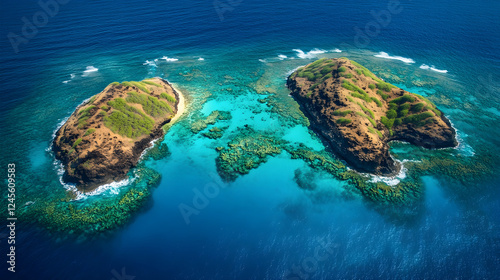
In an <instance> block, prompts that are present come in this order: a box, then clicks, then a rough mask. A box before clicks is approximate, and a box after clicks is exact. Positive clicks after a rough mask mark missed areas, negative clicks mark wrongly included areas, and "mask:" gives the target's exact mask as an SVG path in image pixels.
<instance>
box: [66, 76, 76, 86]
mask: <svg viewBox="0 0 500 280" xmlns="http://www.w3.org/2000/svg"><path fill="white" fill-rule="evenodd" d="M69 76H70V77H71V79H69V80H66V81H63V84H67V83H69V82H71V80H73V78H75V77H76V75H75V74H70V75H69Z"/></svg>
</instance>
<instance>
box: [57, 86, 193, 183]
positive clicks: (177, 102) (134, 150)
mask: <svg viewBox="0 0 500 280" xmlns="http://www.w3.org/2000/svg"><path fill="white" fill-rule="evenodd" d="M183 110H184V98H183V96H182V93H180V92H179V91H177V90H175V89H174V88H173V86H172V85H171V84H170V83H169V82H168V81H165V80H163V79H161V78H153V79H148V80H144V81H141V82H123V83H112V84H110V85H109V86H107V87H106V89H104V91H102V92H101V93H99V94H97V95H95V96H94V97H92V98H91V99H89V101H88V102H86V103H84V104H82V105H80V106H78V108H77V109H76V110H75V112H74V113H73V114H72V115H71V116H70V117H69V119H68V120H67V121H66V123H65V124H64V125H63V126H61V128H60V129H59V130H58V131H57V132H56V135H55V138H54V141H53V145H52V150H53V151H54V153H55V156H56V159H58V160H60V161H61V162H62V163H63V165H64V169H65V172H64V175H63V180H64V181H65V182H67V183H71V184H75V185H76V187H77V188H78V189H79V190H80V191H82V192H88V191H92V190H94V189H96V188H97V187H99V186H101V185H104V184H109V183H112V182H117V181H121V180H123V179H126V178H127V173H128V172H129V170H130V169H131V168H133V167H134V166H136V165H137V163H138V161H139V159H140V156H141V155H142V153H143V151H144V150H146V149H147V148H149V147H150V146H151V142H152V141H154V140H155V139H158V138H161V137H162V136H163V135H164V129H163V127H164V126H165V125H166V124H169V123H172V122H173V121H175V120H176V119H177V118H178V117H179V116H180V115H181V114H182V112H183Z"/></svg>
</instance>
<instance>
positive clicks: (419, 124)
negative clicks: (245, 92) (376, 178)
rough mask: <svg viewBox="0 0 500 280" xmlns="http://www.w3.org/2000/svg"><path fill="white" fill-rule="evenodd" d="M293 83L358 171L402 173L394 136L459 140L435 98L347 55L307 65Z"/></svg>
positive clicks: (325, 134)
mask: <svg viewBox="0 0 500 280" xmlns="http://www.w3.org/2000/svg"><path fill="white" fill-rule="evenodd" d="M287 86H288V88H289V89H290V90H291V95H292V97H293V98H294V99H295V100H296V101H297V102H298V103H299V105H300V109H301V111H302V112H303V113H304V115H305V116H306V117H307V118H308V119H309V122H310V128H311V129H312V130H313V131H314V132H315V133H316V134H317V135H319V137H320V138H321V139H322V140H323V141H324V142H325V144H326V146H327V148H328V150H330V151H331V152H333V153H334V154H336V155H337V156H339V157H340V158H341V159H343V160H345V162H347V163H348V165H349V166H351V167H352V168H354V169H355V170H357V171H360V172H368V173H373V174H377V175H385V176H391V175H394V174H396V173H398V172H399V171H400V169H401V166H400V164H399V163H398V162H396V161H395V160H394V159H393V158H392V157H391V155H390V152H389V144H388V143H389V142H391V141H394V140H399V141H405V142H409V143H411V144H414V145H417V146H421V147H425V148H433V149H437V148H446V147H454V146H456V145H457V140H456V132H455V130H454V128H453V127H452V125H451V123H450V121H449V120H448V119H447V118H446V117H445V116H444V114H443V112H441V111H440V110H439V109H437V108H436V106H435V105H434V104H433V103H432V102H431V101H429V100H428V99H427V98H425V97H423V96H421V95H418V94H414V93H410V92H407V91H405V90H403V89H400V88H398V87H396V86H394V85H392V84H390V83H387V82H385V81H383V80H382V79H380V78H378V77H377V76H375V75H374V74H373V73H372V72H371V71H369V70H368V69H367V68H365V67H364V66H362V65H360V64H359V63H357V62H355V61H352V60H349V59H347V58H338V59H321V60H317V61H315V62H313V63H311V64H309V65H307V66H304V67H301V68H299V69H297V70H296V71H294V72H293V73H292V74H291V75H290V77H288V80H287Z"/></svg>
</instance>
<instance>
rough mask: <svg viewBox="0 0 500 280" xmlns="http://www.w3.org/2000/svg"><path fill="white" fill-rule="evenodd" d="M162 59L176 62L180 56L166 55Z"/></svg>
mask: <svg viewBox="0 0 500 280" xmlns="http://www.w3.org/2000/svg"><path fill="white" fill-rule="evenodd" d="M161 59H163V60H165V61H166V62H175V61H179V59H178V58H172V57H168V56H164V57H162V58H161Z"/></svg>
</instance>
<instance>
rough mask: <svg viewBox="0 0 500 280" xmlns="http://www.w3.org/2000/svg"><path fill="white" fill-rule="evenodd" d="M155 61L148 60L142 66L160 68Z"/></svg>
mask: <svg viewBox="0 0 500 280" xmlns="http://www.w3.org/2000/svg"><path fill="white" fill-rule="evenodd" d="M155 61H156V59H155ZM155 61H149V60H146V62H144V63H143V64H142V65H149V66H152V67H158V65H156V63H155Z"/></svg>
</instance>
